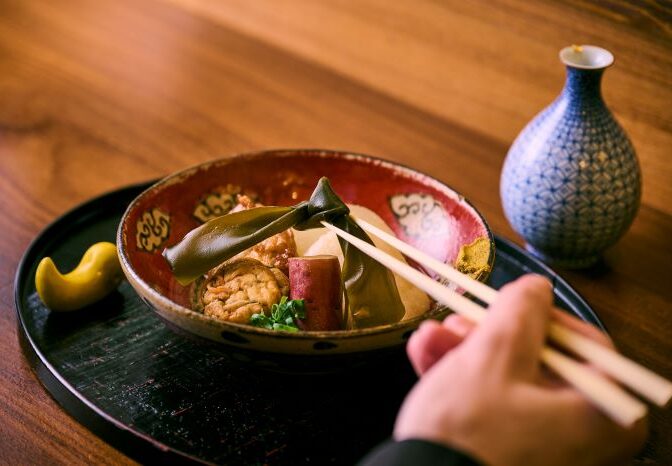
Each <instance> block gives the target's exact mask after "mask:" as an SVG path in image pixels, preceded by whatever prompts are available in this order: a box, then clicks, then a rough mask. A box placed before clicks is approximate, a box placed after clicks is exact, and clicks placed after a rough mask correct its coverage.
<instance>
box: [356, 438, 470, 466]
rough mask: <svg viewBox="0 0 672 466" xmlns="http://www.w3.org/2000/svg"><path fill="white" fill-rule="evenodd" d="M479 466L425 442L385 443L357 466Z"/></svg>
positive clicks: (467, 457)
mask: <svg viewBox="0 0 672 466" xmlns="http://www.w3.org/2000/svg"><path fill="white" fill-rule="evenodd" d="M408 465H412V466H424V465H437V466H438V465H441V466H479V465H480V463H478V462H477V461H476V460H474V459H473V458H471V457H469V456H467V455H465V454H464V453H462V452H459V451H457V450H453V449H451V448H448V447H445V446H443V445H439V444H438V443H433V442H428V441H425V440H404V441H401V442H394V441H392V440H388V441H387V442H385V443H383V444H381V445H379V446H378V447H376V448H375V449H374V450H373V451H372V452H371V453H369V454H368V455H366V456H365V457H364V458H363V459H362V460H361V461H360V462H359V466H408Z"/></svg>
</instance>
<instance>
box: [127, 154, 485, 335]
mask: <svg viewBox="0 0 672 466" xmlns="http://www.w3.org/2000/svg"><path fill="white" fill-rule="evenodd" d="M265 156H273V157H295V156H317V157H321V158H325V159H341V160H359V161H365V162H368V163H374V164H376V165H380V166H383V167H385V168H389V169H391V170H401V171H402V172H404V174H405V175H410V176H411V177H412V178H415V179H418V180H422V181H425V182H427V181H428V182H429V183H430V184H433V185H435V186H436V188H437V190H442V191H445V190H446V189H448V191H449V192H450V193H449V194H452V195H453V196H455V199H456V200H457V201H458V202H463V203H465V204H466V205H467V206H468V207H469V208H470V209H471V210H472V212H474V213H475V214H476V216H477V217H478V219H479V220H480V221H481V222H482V224H483V226H484V227H485V231H486V234H487V238H488V243H489V245H490V250H489V255H488V270H487V271H485V272H484V273H483V274H482V275H481V276H480V277H479V278H478V279H479V281H485V280H487V278H488V277H489V275H490V273H491V271H492V268H493V265H494V262H495V254H496V251H495V239H494V236H493V233H492V230H491V229H490V225H488V222H487V221H486V220H485V218H484V217H483V215H482V214H481V212H480V211H479V210H478V209H477V208H476V207H475V206H474V205H473V204H472V203H471V202H470V201H469V200H468V199H467V198H466V197H465V196H463V195H462V194H460V193H459V192H458V191H456V190H455V189H453V188H452V187H451V186H450V185H448V184H446V183H444V182H442V181H440V180H438V179H437V178H435V177H433V176H431V175H428V174H426V173H423V172H421V171H419V170H416V169H414V168H411V167H409V166H408V165H405V164H403V163H399V162H394V161H391V160H387V159H384V158H381V157H377V156H372V155H367V154H362V153H358V152H351V151H345V150H337V149H307V148H301V149H267V150H260V151H252V152H243V153H236V154H231V155H228V156H224V157H219V158H215V159H210V160H207V161H204V162H200V163H196V164H193V165H191V166H189V167H187V168H184V169H182V170H179V171H177V172H174V173H171V174H169V175H167V176H165V177H163V178H161V179H160V180H158V181H157V182H155V183H153V184H152V185H151V186H149V187H148V188H147V189H145V190H144V191H142V192H141V193H140V194H138V195H137V196H136V197H135V198H134V199H133V200H132V201H131V202H130V204H129V205H128V207H127V208H126V210H125V211H124V214H123V215H122V217H121V219H120V220H119V226H118V228H117V234H116V244H117V255H118V256H119V262H120V264H121V268H122V270H123V272H124V275H126V278H127V279H128V280H129V281H130V282H131V284H132V285H134V286H133V288H135V290H136V292H137V293H138V294H141V295H142V293H143V292H144V293H146V294H148V295H149V296H150V297H151V298H152V299H151V301H156V302H159V303H160V304H161V305H162V306H164V307H166V308H168V309H171V310H172V311H174V312H177V313H179V314H182V315H184V316H186V317H189V318H191V319H194V318H195V319H198V320H201V321H203V323H206V324H208V325H214V326H216V327H218V328H226V327H229V328H231V329H235V330H236V331H237V332H239V333H245V334H256V335H260V336H271V337H274V338H278V339H286V338H289V339H296V338H300V339H316V338H317V339H327V338H328V339H330V340H332V339H333V340H342V339H349V338H357V337H364V336H369V335H374V334H375V335H378V334H384V333H388V332H395V331H398V330H400V329H404V328H408V327H413V328H414V327H416V326H417V325H418V324H419V323H420V322H422V321H424V320H427V319H431V318H435V317H439V316H441V315H442V314H446V313H447V312H449V308H447V307H446V306H439V307H438V308H435V309H433V310H432V309H430V310H429V311H427V312H425V313H424V314H422V315H419V316H416V317H413V318H412V319H408V320H402V321H399V322H395V323H393V324H387V325H379V326H375V327H367V328H362V329H352V330H330V331H302V332H284V331H277V330H269V329H265V328H261V327H254V326H251V325H247V324H239V323H235V322H225V321H222V320H219V319H215V318H213V317H210V316H206V315H204V314H201V313H199V312H196V311H193V310H191V309H189V308H187V307H184V306H182V305H180V304H177V303H176V302H174V301H172V300H171V299H169V298H168V297H166V296H165V295H163V294H161V293H159V292H158V291H156V290H155V289H154V288H152V287H151V286H150V285H149V284H148V283H147V282H145V281H144V280H143V279H142V278H141V277H140V276H139V275H138V274H137V273H136V272H135V270H134V269H133V267H132V266H131V263H130V259H129V257H128V252H127V250H126V248H125V246H124V244H123V241H122V238H123V230H124V225H125V224H126V221H127V219H128V217H129V214H130V212H131V211H132V210H133V208H134V207H135V206H136V205H137V204H138V203H139V202H140V200H141V199H142V198H144V197H145V196H146V195H148V194H149V193H151V192H152V191H156V190H158V189H160V188H162V187H165V186H170V185H172V184H175V183H179V182H180V181H181V180H182V179H184V178H187V177H189V176H190V175H192V174H193V173H195V172H196V171H198V170H204V169H207V168H209V167H212V166H217V165H227V164H229V163H233V162H234V161H238V160H240V159H250V160H252V159H255V158H263V157H265ZM138 288H139V289H138ZM148 304H149V305H150V307H152V308H154V307H155V306H154V304H152V303H148ZM154 312H156V310H155V309H154ZM192 333H193V332H192Z"/></svg>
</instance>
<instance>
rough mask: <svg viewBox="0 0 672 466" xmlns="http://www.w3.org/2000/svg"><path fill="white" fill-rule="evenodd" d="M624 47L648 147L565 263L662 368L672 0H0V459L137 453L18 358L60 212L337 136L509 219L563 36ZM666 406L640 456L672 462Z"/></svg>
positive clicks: (634, 133)
mask: <svg viewBox="0 0 672 466" xmlns="http://www.w3.org/2000/svg"><path fill="white" fill-rule="evenodd" d="M572 43H594V44H597V45H602V46H605V47H606V48H608V49H610V50H611V51H612V52H613V53H614V55H615V56H616V64H615V65H614V66H613V67H612V68H611V69H610V70H608V71H607V73H606V75H605V79H604V95H605V98H606V100H607V103H608V104H609V106H610V107H611V108H612V110H613V111H614V113H615V114H616V116H617V118H618V119H619V121H620V122H621V123H622V125H623V126H624V127H625V129H626V130H627V131H628V133H629V134H630V137H631V139H632V140H633V143H634V145H635V147H636V149H637V150H638V154H639V157H640V162H641V165H642V170H643V176H644V193H643V205H642V207H641V210H640V212H639V215H638V217H637V219H636V220H635V223H634V224H633V226H632V228H631V229H630V231H629V232H628V233H627V234H626V235H625V237H624V238H623V239H622V240H621V241H620V242H619V243H618V244H617V245H616V246H615V247H613V248H612V249H611V250H609V251H608V252H607V253H606V254H605V257H604V261H603V262H602V263H601V264H600V265H599V266H598V267H596V268H594V269H593V270H591V271H587V272H571V273H570V272H563V275H564V276H565V277H566V278H567V279H568V280H569V281H570V282H571V283H572V284H573V285H574V286H575V287H576V288H577V289H578V290H579V291H581V292H582V293H583V294H584V295H585V296H586V298H587V299H588V301H589V302H590V303H591V304H592V305H593V307H594V308H595V309H596V311H597V312H598V314H599V315H600V317H601V318H602V319H603V321H604V322H605V324H606V326H607V327H608V329H609V331H610V332H611V334H612V336H613V338H614V340H615V341H616V343H617V345H618V346H619V347H620V349H621V350H622V351H623V352H624V353H625V354H626V355H628V356H630V357H633V358H634V359H636V360H638V361H641V362H643V363H645V364H646V365H648V366H649V367H651V368H652V369H654V370H656V371H659V372H660V373H662V374H663V375H665V376H667V377H672V358H671V357H670V355H671V354H672V319H671V318H670V310H671V309H672V307H671V305H672V287H671V286H670V278H669V277H670V274H669V267H670V264H671V263H672V247H671V246H670V238H672V158H671V157H670V147H672V110H671V109H670V108H671V107H670V102H672V53H671V51H672V7H670V4H669V3H662V2H653V1H644V0H640V1H633V2H620V1H615V0H607V1H602V2H588V1H580V0H574V1H570V2H565V3H557V2H546V1H536V2H527V1H523V0H517V1H516V0H497V1H493V2H491V1H485V0H481V1H470V2H462V1H446V2H438V1H432V0H414V1H411V0H408V1H395V2H389V1H384V0H363V1H345V0H343V1H335V0H334V1H321V2H311V1H284V0H283V1H270V0H269V1H266V0H255V1H244V0H229V1H226V2H217V1H207V2H206V1H199V0H152V1H134V0H99V1H95V2H93V1H86V0H81V1H80V0H72V1H70V0H67V1H66V0H63V1H55V2H46V1H45V2H39V1H25V0H3V1H2V2H0V212H1V213H2V215H0V354H1V355H2V357H0V419H1V420H2V421H1V422H0V447H1V448H0V463H2V464H128V463H131V460H129V459H128V458H126V457H124V456H123V455H122V454H120V453H119V452H117V451H115V450H114V449H112V448H111V447H109V446H108V445H106V444H105V443H104V442H102V441H101V440H99V439H98V438H97V437H95V436H94V435H93V434H91V433H89V432H88V431H87V430H86V429H85V428H83V427H82V426H80V425H79V424H77V423H76V422H75V421H73V420H72V419H71V418H70V417H68V415H67V414H65V413H64V412H63V411H61V410H60V408H59V407H58V405H57V404H56V403H55V402H53V401H52V400H51V398H50V397H49V396H48V395H47V394H46V393H45V392H44V390H43V389H42V387H41V386H40V384H39V383H38V382H37V379H36V378H35V377H34V375H33V374H32V373H31V371H30V369H29V368H28V365H27V364H26V362H25V361H24V359H23V357H22V355H21V351H20V348H19V346H18V342H17V337H16V319H15V311H14V304H13V283H12V282H13V276H14V271H15V270H16V266H17V264H18V262H19V260H20V258H21V255H22V253H23V251H24V250H25V248H26V247H27V246H28V244H29V242H30V241H31V239H32V238H33V237H34V236H35V235H36V234H37V233H38V232H39V231H40V230H41V229H42V228H43V227H44V226H45V225H46V224H47V223H48V222H49V221H51V220H52V219H54V218H55V217H57V216H58V215H59V214H61V213H63V212H64V211H66V210H67V209H69V208H71V207H73V206H75V205H76V204H78V203H80V202H82V201H84V200H86V199H88V198H90V197H92V196H94V195H96V194H99V193H102V192H105V191H108V190H111V189H114V188H117V187H120V186H123V185H127V184H130V183H134V182H138V181H143V180H146V179H150V178H154V177H158V176H162V175H165V174H168V173H170V172H172V171H175V170H177V169H180V168H184V167H185V166H188V165H191V164H194V163H198V162H201V161H204V160H207V159H211V158H214V157H218V156H224V155H227V154H235V153H239V152H243V151H248V150H256V149H264V148H278V147H323V148H341V149H348V150H353V151H359V152H365V153H370V154H373V155H378V156H382V157H385V158H388V159H391V160H394V161H399V162H403V163H405V164H408V165H411V166H413V167H414V168H417V169H419V170H423V171H427V172H430V173H432V174H433V175H435V176H437V177H438V178H440V179H441V180H443V181H445V182H446V183H448V184H449V185H451V186H453V187H454V188H455V189H457V190H458V191H461V192H463V193H464V194H465V195H466V196H467V197H468V198H469V199H470V200H472V201H473V203H474V204H475V205H476V206H477V207H478V208H479V209H480V210H481V211H482V212H483V213H484V214H485V216H486V218H487V219H488V221H489V223H490V225H491V226H492V228H493V229H494V230H495V231H496V232H497V233H499V234H502V235H504V236H507V237H510V238H514V239H517V238H516V237H515V234H514V233H513V232H512V230H511V229H510V227H509V226H508V224H507V222H506V220H505V218H504V216H503V213H502V210H501V206H500V200H499V194H498V190H499V172H500V169H501V165H502V162H503V160H504V157H505V155H506V151H507V149H508V146H509V145H510V144H511V142H512V140H513V138H514V137H515V135H516V134H517V132H518V131H519V130H520V129H521V128H522V127H523V126H524V124H525V123H526V122H527V121H528V120H529V119H531V118H532V117H533V116H534V115H535V113H536V112H537V111H539V110H540V109H541V108H543V107H544V106H545V105H547V104H548V103H549V102H550V101H551V100H552V99H553V98H554V96H555V95H557V93H558V92H559V91H560V88H561V87H562V83H563V75H564V70H563V68H562V66H561V65H560V63H559V61H558V59H557V52H558V50H559V49H560V48H561V47H563V46H565V45H568V44H572ZM671 434H672V411H670V410H665V411H661V410H654V411H653V413H652V416H651V436H650V440H649V442H648V443H647V445H646V447H645V449H644V450H643V452H642V453H641V454H640V455H639V457H638V459H637V460H636V461H635V463H636V464H641V465H645V464H646V465H648V464H661V465H666V464H672V435H671Z"/></svg>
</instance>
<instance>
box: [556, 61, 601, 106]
mask: <svg viewBox="0 0 672 466" xmlns="http://www.w3.org/2000/svg"><path fill="white" fill-rule="evenodd" d="M603 72H604V69H596V70H586V69H580V68H573V67H571V66H568V67H567V79H566V80H565V87H564V89H563V91H562V94H563V96H564V97H565V98H566V99H567V100H568V101H569V105H570V106H576V107H584V108H585V107H587V106H590V107H595V106H598V107H599V106H604V102H603V100H602V90H601V82H602V74H603Z"/></svg>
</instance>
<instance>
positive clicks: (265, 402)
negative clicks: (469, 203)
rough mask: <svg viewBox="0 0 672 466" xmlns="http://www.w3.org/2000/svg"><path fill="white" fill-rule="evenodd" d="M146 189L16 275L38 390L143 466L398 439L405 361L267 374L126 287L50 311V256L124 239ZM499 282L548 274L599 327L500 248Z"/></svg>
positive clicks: (65, 261)
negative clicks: (188, 330) (189, 331)
mask: <svg viewBox="0 0 672 466" xmlns="http://www.w3.org/2000/svg"><path fill="white" fill-rule="evenodd" d="M148 185H149V184H142V185H137V186H130V187H127V188H124V189H120V190H118V191H114V192H111V193H109V194H105V195H103V196H100V197H98V198H95V199H93V200H91V201H89V202H86V203H85V204H82V205H80V206H79V207H77V208H75V209H74V210H72V211H70V212H68V213H67V214H65V215H63V216H62V217H60V218H59V219H57V220H56V221H55V222H53V223H52V224H51V225H49V226H48V227H47V228H46V229H45V230H44V231H43V232H42V233H41V234H40V235H39V236H38V237H37V238H36V239H35V240H34V241H33V243H32V244H31V245H30V246H29V247H28V249H27V251H26V253H25V255H24V257H23V259H22V261H21V264H20V265H19V268H18V270H17V273H16V281H15V300H16V310H17V314H18V325H19V336H20V341H21V345H22V348H23V350H24V354H25V355H26V357H27V359H28V361H29V362H30V364H31V366H32V367H33V369H34V370H35V373H36V375H37V377H38V379H39V380H40V381H41V382H42V384H43V385H44V387H45V388H46V389H47V391H48V392H49V393H50V394H51V395H52V396H53V397H54V398H55V399H56V401H57V402H58V403H59V404H60V405H61V406H62V407H63V408H64V409H65V410H66V411H67V412H68V413H69V414H70V415H72V416H73V417H74V418H75V419H77V420H78V421H79V422H81V423H82V424H84V425H85V426H86V427H87V428H89V429H91V430H92V431H93V432H94V433H96V434H97V435H98V436H100V437H101V438H103V439H104V440H105V441H107V442H109V443H110V444H111V445H113V446H114V447H116V448H118V449H119V450H121V451H123V452H124V453H126V454H128V455H129V456H131V457H133V458H135V459H137V460H139V461H141V462H158V461H160V462H162V463H177V462H179V463H185V462H201V463H226V464H292V465H298V464H319V465H326V464H353V463H354V462H356V461H357V459H359V458H361V457H362V456H363V455H364V454H366V452H367V451H369V450H370V449H371V448H372V447H374V446H375V445H376V444H377V443H378V442H380V441H383V440H384V439H385V438H386V437H388V436H389V435H390V433H391V430H392V425H393V422H394V418H395V415H396V412H397V410H398V408H399V406H400V404H401V402H402V400H403V398H404V395H405V394H406V393H407V391H408V390H409V388H410V387H411V386H412V385H413V383H414V382H415V380H416V378H415V376H414V374H413V371H412V370H411V367H410V365H409V363H408V362H407V360H406V358H405V357H404V355H403V354H402V353H401V352H400V353H399V354H398V355H396V356H393V357H391V358H388V359H387V360H384V361H381V362H379V363H377V364H376V365H375V367H371V366H369V367H366V368H365V369H357V370H353V371H350V372H346V373H340V374H333V375H320V376H315V375H311V376H300V375H281V374H273V373H268V372H262V371H259V370H256V369H254V368H251V367H249V366H245V365H242V364H241V363H240V362H237V361H235V360H233V359H232V358H230V357H229V355H228V354H227V351H226V349H221V348H215V347H212V346H210V345H205V344H202V343H199V342H197V341H193V340H192V339H189V338H185V337H184V336H181V335H178V334H176V333H174V332H172V331H170V330H169V329H168V328H166V326H165V325H164V324H163V323H162V322H161V321H160V320H159V318H158V317H157V316H156V315H155V314H154V313H153V312H152V311H151V310H150V309H149V308H148V307H147V306H146V305H145V304H144V303H143V302H142V301H141V300H140V299H139V298H138V297H137V296H136V295H135V293H134V292H133V290H132V289H131V287H130V285H129V284H128V283H126V282H124V283H123V284H122V285H121V286H120V287H119V289H118V291H117V292H115V293H113V294H112V295H110V296H109V297H107V298H106V299H105V300H103V301H101V302H99V303H96V304H95V305H93V306H91V307H90V308H87V309H83V310H81V311H77V312H74V313H67V314H56V313H50V312H49V311H48V310H47V309H46V308H45V307H44V306H43V305H42V303H41V301H40V299H39V298H38V296H37V294H36V292H35V284H34V276H35V269H36V267H37V264H38V262H39V261H40V259H41V258H42V257H44V256H51V257H52V258H54V260H55V262H56V264H58V266H59V267H60V268H61V269H62V270H69V269H72V268H74V267H75V266H76V265H77V262H78V260H79V259H80V258H81V256H82V254H83V253H84V251H85V250H86V249H87V248H88V247H89V246H90V245H91V244H92V243H95V242H98V241H111V242H114V238H115V233H116V229H117V225H118V223H119V219H120V217H121V215H122V214H123V212H124V210H125V208H126V206H127V205H128V204H129V203H130V201H131V200H132V199H133V198H134V197H135V196H136V195H138V194H139V193H140V192H141V191H142V190H144V189H145V188H146V187H147V186H148ZM496 246H497V259H496V262H495V267H494V270H493V273H492V275H491V277H490V284H491V285H492V286H494V287H496V288H499V287H500V286H502V285H503V284H504V283H507V282H509V281H511V280H513V279H514V278H516V277H518V276H520V275H522V274H524V273H528V272H535V273H540V274H543V275H546V276H548V277H549V278H551V279H552V281H553V283H554V290H555V297H556V304H557V305H558V306H559V307H562V308H564V309H565V310H567V311H568V312H570V313H572V314H574V315H576V316H578V317H580V318H582V319H584V320H586V321H588V322H591V323H593V324H595V325H597V326H599V327H602V324H601V323H600V321H599V319H598V318H597V316H596V315H595V313H594V312H593V311H592V309H591V308H590V307H589V306H588V304H587V303H586V302H585V301H584V300H583V299H582V298H581V297H580V296H579V295H578V294H577V293H576V291H574V290H573V289H572V288H571V287H570V286H569V285H568V284H567V283H566V282H565V281H564V280H563V279H562V278H560V277H559V276H558V275H557V274H556V273H554V272H553V271H552V270H551V269H549V268H548V267H546V266H545V265H544V264H542V263H541V262H539V261H538V260H536V259H534V258H533V257H532V256H530V255H529V254H527V253H526V252H525V251H523V250H522V249H520V248H519V247H517V246H515V245H514V244H512V243H510V242H509V241H507V240H505V239H502V238H499V237H496Z"/></svg>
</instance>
